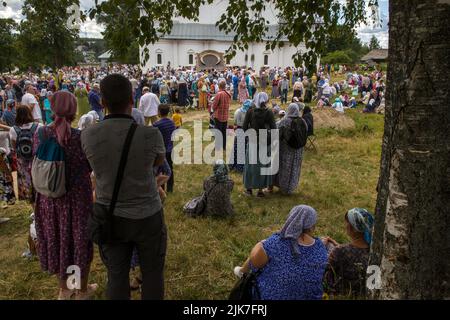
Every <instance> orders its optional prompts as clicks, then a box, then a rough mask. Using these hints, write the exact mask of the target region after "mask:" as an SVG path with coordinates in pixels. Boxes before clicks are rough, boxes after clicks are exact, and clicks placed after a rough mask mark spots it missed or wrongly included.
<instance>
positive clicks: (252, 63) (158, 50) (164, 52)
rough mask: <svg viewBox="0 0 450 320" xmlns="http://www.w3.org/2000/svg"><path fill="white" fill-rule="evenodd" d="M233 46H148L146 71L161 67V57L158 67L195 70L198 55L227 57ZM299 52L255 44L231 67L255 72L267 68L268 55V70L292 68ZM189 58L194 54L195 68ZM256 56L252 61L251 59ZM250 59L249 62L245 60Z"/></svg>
mask: <svg viewBox="0 0 450 320" xmlns="http://www.w3.org/2000/svg"><path fill="white" fill-rule="evenodd" d="M230 45H231V42H228V41H209V40H208V41H204V40H161V41H159V42H157V43H155V44H153V45H150V46H149V49H150V59H149V61H147V63H146V65H145V67H144V70H148V69H149V68H151V67H153V66H158V64H157V55H158V54H161V58H162V63H161V64H160V65H159V66H164V67H166V66H167V64H168V63H169V62H170V65H171V66H172V67H178V66H195V64H196V60H195V57H196V54H197V53H200V52H202V51H205V50H216V51H219V52H223V53H225V51H226V50H227V49H228V48H229V46H230ZM295 52H296V48H295V47H292V46H289V45H285V46H284V47H283V48H281V49H275V50H273V51H271V50H266V48H265V43H252V44H250V45H249V47H248V49H247V50H245V51H238V52H237V53H236V56H235V57H234V58H233V59H232V60H231V63H230V64H231V65H234V66H247V67H252V68H253V69H255V70H256V71H259V69H260V68H261V67H263V66H265V64H264V55H268V64H267V66H270V67H274V66H277V67H278V66H281V67H285V66H293V61H292V55H293V54H294V53H295ZM189 54H193V58H194V60H193V65H190V64H189ZM252 55H253V59H252ZM246 56H247V59H246Z"/></svg>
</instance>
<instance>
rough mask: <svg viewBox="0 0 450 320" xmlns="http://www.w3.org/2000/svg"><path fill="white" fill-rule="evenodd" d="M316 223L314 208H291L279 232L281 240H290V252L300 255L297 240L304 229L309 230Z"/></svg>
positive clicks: (302, 206)
mask: <svg viewBox="0 0 450 320" xmlns="http://www.w3.org/2000/svg"><path fill="white" fill-rule="evenodd" d="M316 222H317V212H316V210H314V208H311V207H310V206H306V205H300V206H296V207H294V208H292V210H291V212H290V213H289V217H288V219H287V221H286V223H285V224H284V227H283V229H282V230H281V232H280V236H281V238H282V239H289V240H291V248H292V252H293V253H294V254H296V255H299V254H300V250H299V248H298V238H299V237H300V235H301V234H302V233H303V231H304V230H306V229H311V228H312V227H314V226H315V224H316Z"/></svg>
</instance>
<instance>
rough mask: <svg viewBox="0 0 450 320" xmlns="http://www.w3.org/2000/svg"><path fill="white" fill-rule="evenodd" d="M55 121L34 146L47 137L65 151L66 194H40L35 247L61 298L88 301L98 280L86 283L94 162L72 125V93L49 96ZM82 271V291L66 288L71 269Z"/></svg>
mask: <svg viewBox="0 0 450 320" xmlns="http://www.w3.org/2000/svg"><path fill="white" fill-rule="evenodd" d="M51 107H52V111H53V112H54V114H55V121H54V122H53V124H50V125H48V126H45V127H40V128H39V129H38V131H37V133H36V135H35V137H34V149H35V150H38V148H39V145H40V144H41V143H44V142H45V141H47V140H48V139H55V140H56V141H57V143H58V144H59V145H60V146H62V147H63V149H64V157H65V158H64V164H65V170H66V172H67V174H66V188H67V192H66V193H65V194H64V195H63V196H62V197H59V198H51V197H47V196H45V195H43V194H40V193H36V202H35V222H36V232H37V238H38V243H39V245H38V246H37V249H38V255H39V261H40V263H41V266H42V269H43V270H45V271H48V272H49V273H51V274H56V275H57V277H58V280H59V296H58V299H59V300H69V299H72V298H75V299H81V300H84V299H89V298H91V297H92V296H93V295H94V293H95V290H96V289H97V285H96V284H91V285H89V284H88V279H89V272H90V265H91V261H92V258H93V245H92V242H91V241H90V240H89V235H88V230H87V229H88V227H87V223H88V218H89V217H90V216H91V214H92V201H93V199H92V186H91V179H90V171H91V169H90V166H89V163H88V161H87V159H86V156H85V154H84V152H83V150H82V148H81V140H80V134H81V132H80V131H79V130H77V129H73V128H71V123H72V122H73V121H74V120H75V117H76V112H77V100H76V97H75V96H74V95H73V94H72V93H69V92H64V91H59V92H56V93H55V94H54V95H53V97H52V98H51ZM72 265H77V266H78V267H79V268H80V271H81V274H80V276H81V283H80V289H79V290H74V289H70V288H68V287H67V277H68V273H67V272H68V271H67V270H68V267H69V266H72Z"/></svg>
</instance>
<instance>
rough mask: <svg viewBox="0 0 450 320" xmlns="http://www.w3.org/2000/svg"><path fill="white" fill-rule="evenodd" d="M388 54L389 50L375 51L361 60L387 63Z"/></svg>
mask: <svg viewBox="0 0 450 320" xmlns="http://www.w3.org/2000/svg"><path fill="white" fill-rule="evenodd" d="M388 52H389V50H387V49H375V50H372V51H370V52H369V53H368V54H366V55H365V56H364V57H362V58H361V60H362V61H370V60H372V61H385V60H387V59H388Z"/></svg>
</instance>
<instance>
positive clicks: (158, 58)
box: [156, 53, 162, 64]
mask: <svg viewBox="0 0 450 320" xmlns="http://www.w3.org/2000/svg"><path fill="white" fill-rule="evenodd" d="M156 64H162V54H161V53H158V54H157V55H156Z"/></svg>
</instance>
